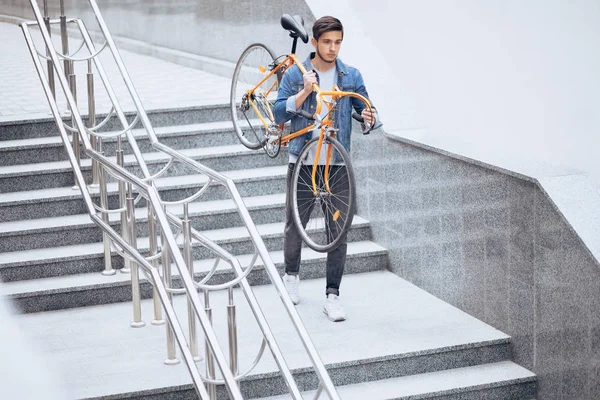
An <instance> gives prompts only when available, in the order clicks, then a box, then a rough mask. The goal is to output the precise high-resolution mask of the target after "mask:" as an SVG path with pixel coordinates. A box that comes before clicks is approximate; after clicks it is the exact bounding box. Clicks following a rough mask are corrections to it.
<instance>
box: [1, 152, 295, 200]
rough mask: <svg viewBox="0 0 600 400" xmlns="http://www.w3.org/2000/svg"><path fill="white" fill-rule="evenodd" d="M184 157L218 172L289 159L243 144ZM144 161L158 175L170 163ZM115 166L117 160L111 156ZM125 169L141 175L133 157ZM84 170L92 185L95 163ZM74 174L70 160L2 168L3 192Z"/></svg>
mask: <svg viewBox="0 0 600 400" xmlns="http://www.w3.org/2000/svg"><path fill="white" fill-rule="evenodd" d="M180 153H181V154H183V155H184V156H187V157H190V158H191V159H193V160H196V161H198V162H200V163H201V164H203V165H204V166H206V167H208V168H212V169H214V170H216V171H222V170H239V169H247V168H259V167H267V166H270V165H281V164H283V163H284V162H285V161H284V158H286V157H287V154H286V153H285V152H282V153H281V154H280V156H279V157H277V158H270V157H267V156H265V154H264V153H263V152H262V151H260V152H259V151H255V150H250V149H247V148H246V147H244V146H243V145H241V144H234V145H227V146H214V147H199V148H191V149H185V150H180ZM143 158H144V160H145V162H146V164H147V165H148V168H149V170H150V173H151V174H155V173H158V172H159V171H160V170H161V169H162V168H163V167H164V166H165V165H166V164H167V162H168V161H169V159H170V156H169V155H168V154H165V153H162V152H153V153H144V154H143ZM109 159H111V160H112V162H114V163H116V158H115V157H109ZM124 164H125V168H126V169H127V170H129V171H130V172H131V173H133V174H134V175H137V176H142V172H141V169H140V168H139V167H138V163H137V161H136V159H135V157H134V156H133V155H132V154H128V155H126V156H125V157H124ZM81 170H82V172H83V175H84V178H85V179H86V181H87V182H91V179H92V178H91V177H92V161H91V159H89V158H85V159H82V160H81ZM191 172H192V171H191V170H190V168H188V167H187V166H185V165H182V164H181V163H174V164H173V165H171V166H170V167H169V169H168V171H167V172H166V173H165V174H164V175H162V177H163V179H164V178H166V177H169V176H177V175H183V174H190V173H191ZM72 182H73V172H72V168H71V164H70V163H69V161H52V162H44V163H36V164H20V165H10V166H4V167H2V166H0V192H4V193H7V192H18V191H26V190H29V191H30V190H32V189H36V190H38V189H48V188H55V187H61V186H69V185H72Z"/></svg>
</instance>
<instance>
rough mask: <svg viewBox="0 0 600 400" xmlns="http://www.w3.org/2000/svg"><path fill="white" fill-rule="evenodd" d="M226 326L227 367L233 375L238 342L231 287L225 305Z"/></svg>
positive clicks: (236, 360) (236, 369) (236, 363)
mask: <svg viewBox="0 0 600 400" xmlns="http://www.w3.org/2000/svg"><path fill="white" fill-rule="evenodd" d="M227 328H228V332H229V367H230V368H231V372H233V375H234V376H235V375H237V373H238V342H237V321H236V315H235V303H234V301H233V287H230V288H229V304H228V305H227Z"/></svg>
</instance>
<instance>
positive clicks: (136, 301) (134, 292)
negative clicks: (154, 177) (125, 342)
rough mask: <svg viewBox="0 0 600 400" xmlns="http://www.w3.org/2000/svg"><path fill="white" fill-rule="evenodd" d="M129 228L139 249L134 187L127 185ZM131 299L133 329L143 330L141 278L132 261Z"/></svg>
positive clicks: (131, 239)
mask: <svg viewBox="0 0 600 400" xmlns="http://www.w3.org/2000/svg"><path fill="white" fill-rule="evenodd" d="M127 226H128V227H129V244H130V245H131V246H132V247H133V248H134V249H137V233H136V226H135V208H134V205H133V185H132V184H131V183H128V184H127ZM130 266H131V297H132V300H133V321H132V322H131V324H130V325H131V327H133V328H141V327H142V326H145V325H146V323H144V322H142V304H141V298H140V297H141V296H140V277H139V271H138V268H139V267H138V265H137V263H136V262H135V261H133V260H131V263H130Z"/></svg>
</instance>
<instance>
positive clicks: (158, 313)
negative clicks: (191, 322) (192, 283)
mask: <svg viewBox="0 0 600 400" xmlns="http://www.w3.org/2000/svg"><path fill="white" fill-rule="evenodd" d="M148 238H149V242H150V243H149V244H150V256H151V257H152V256H155V255H156V254H158V237H157V234H156V215H155V214H154V210H153V209H152V204H150V202H148ZM158 266H159V262H158V259H157V258H155V259H153V260H152V267H154V268H156V269H157V270H158ZM153 286H154V287H153V289H152V300H153V302H154V319H153V320H152V325H164V323H165V320H164V319H163V317H162V306H161V304H160V299H159V298H158V291H157V290H156V285H153Z"/></svg>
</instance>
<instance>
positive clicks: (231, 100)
mask: <svg viewBox="0 0 600 400" xmlns="http://www.w3.org/2000/svg"><path fill="white" fill-rule="evenodd" d="M254 48H263V49H264V50H265V51H266V52H267V53H269V55H270V56H271V59H272V60H273V61H275V58H276V57H275V53H273V51H272V50H271V49H270V48H269V47H267V46H266V45H264V44H262V43H253V44H251V45H250V46H248V47H246V49H244V51H243V52H242V54H241V55H240V58H239V59H238V61H237V63H236V65H235V69H234V70H233V76H232V78H231V88H230V91H229V110H230V113H231V121H232V123H233V130H234V132H235V134H236V136H237V137H238V140H239V141H240V143H242V144H243V145H244V146H245V147H247V148H249V149H252V150H257V149H260V148H262V147H263V146H264V145H265V143H266V140H267V139H266V138H265V139H263V140H261V141H259V142H257V143H255V144H250V143H249V142H247V141H246V140H245V139H244V134H243V131H242V127H241V126H240V125H239V123H238V119H237V117H236V114H237V110H236V99H235V96H236V88H237V79H238V77H239V73H240V70H241V68H242V66H243V65H244V63H243V62H244V61H245V59H246V57H247V56H248V54H250V52H251V51H252V50H253V49H254ZM275 76H276V78H277V85H278V86H279V84H280V83H281V74H280V73H279V72H278V73H276V74H275ZM257 83H258V82H257Z"/></svg>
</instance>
